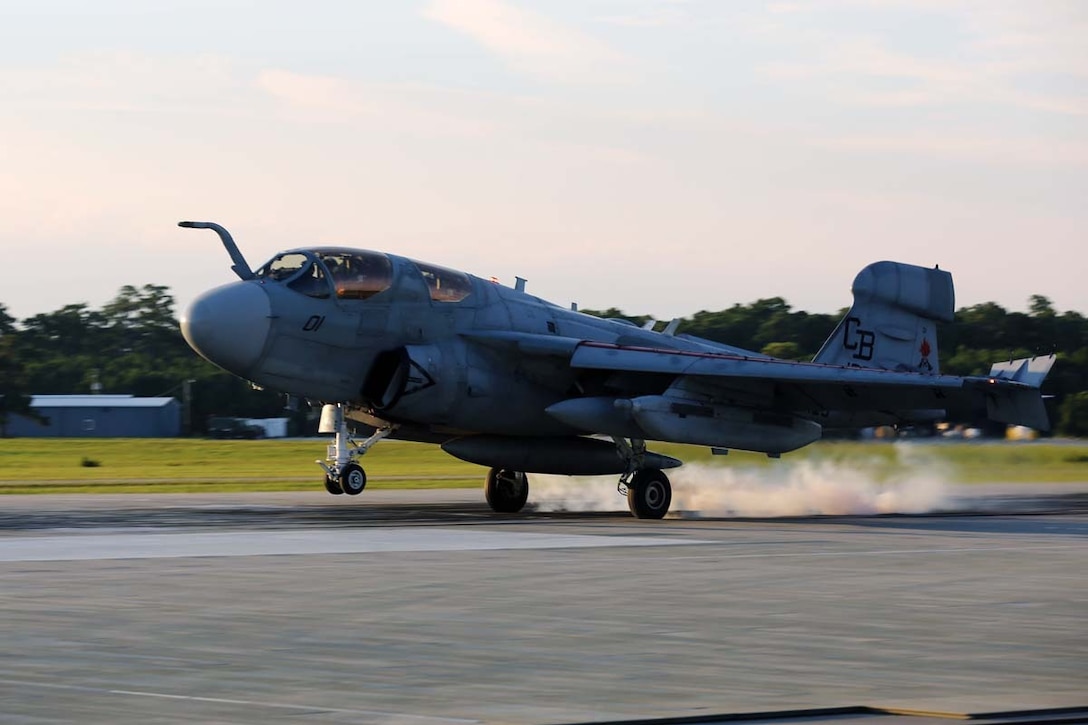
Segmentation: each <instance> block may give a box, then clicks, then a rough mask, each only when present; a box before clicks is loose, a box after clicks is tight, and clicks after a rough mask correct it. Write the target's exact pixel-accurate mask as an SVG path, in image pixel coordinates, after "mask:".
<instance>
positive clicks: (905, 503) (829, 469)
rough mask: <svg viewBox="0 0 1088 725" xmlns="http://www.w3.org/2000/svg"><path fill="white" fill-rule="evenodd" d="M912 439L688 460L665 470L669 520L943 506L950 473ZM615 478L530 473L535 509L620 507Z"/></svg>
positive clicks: (924, 509) (947, 499) (920, 509)
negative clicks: (742, 459) (888, 450)
mask: <svg viewBox="0 0 1088 725" xmlns="http://www.w3.org/2000/svg"><path fill="white" fill-rule="evenodd" d="M926 458H927V457H925V456H924V454H922V453H921V452H919V451H918V450H916V449H914V448H912V447H911V446H910V444H906V443H903V444H894V455H893V457H892V460H890V461H889V460H888V459H886V458H875V457H874V458H869V459H860V460H824V459H819V458H804V459H799V460H796V461H790V460H780V461H774V462H771V463H769V464H762V465H760V464H750V465H744V464H740V465H707V464H700V463H695V464H690V465H685V466H683V467H682V468H678V469H673V470H671V471H666V474H667V475H668V476H669V478H670V480H671V481H672V489H673V495H672V506H671V509H670V513H669V517H671V518H700V517H710V518H727V517H755V518H764V517H777V516H815V515H833V516H843V515H873V514H891V513H903V514H918V513H927V512H932V511H937V510H940V509H942V508H946V507H947V506H948V504H949V502H950V500H951V494H950V485H949V484H948V483H947V481H949V480H950V476H948V475H943V474H946V472H945V471H943V470H942V469H941V467H940V464H938V463H936V462H935V461H933V460H926ZM617 480H618V477H613V476H607V477H601V476H596V477H581V478H579V477H568V476H544V475H533V476H531V481H532V483H531V485H530V489H529V491H530V493H529V502H530V503H531V504H533V505H535V507H536V510H538V511H573V512H588V511H626V510H627V499H626V498H624V497H622V496H620V495H619V494H618V493H617V491H616V483H617Z"/></svg>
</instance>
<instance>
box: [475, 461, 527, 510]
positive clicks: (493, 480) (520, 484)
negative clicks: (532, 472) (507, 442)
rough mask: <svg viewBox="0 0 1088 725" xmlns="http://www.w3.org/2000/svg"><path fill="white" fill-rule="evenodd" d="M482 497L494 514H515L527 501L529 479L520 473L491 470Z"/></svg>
mask: <svg viewBox="0 0 1088 725" xmlns="http://www.w3.org/2000/svg"><path fill="white" fill-rule="evenodd" d="M484 496H485V497H486V498H487V505H488V506H490V507H491V510H492V511H494V512H495V513H499V514H516V513H517V512H518V511H521V509H522V508H523V507H524V506H525V502H526V501H527V500H529V477H528V476H526V475H525V474H524V473H522V472H521V471H510V470H507V469H505V468H492V469H491V470H490V471H489V472H488V474H487V481H486V482H485V483H484Z"/></svg>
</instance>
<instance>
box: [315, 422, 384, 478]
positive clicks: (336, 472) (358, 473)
mask: <svg viewBox="0 0 1088 725" xmlns="http://www.w3.org/2000/svg"><path fill="white" fill-rule="evenodd" d="M330 409H331V410H332V413H333V420H332V423H333V428H334V432H335V436H334V437H333V442H332V443H330V444H329V447H328V451H327V453H326V457H325V460H324V461H320V460H318V461H314V463H316V464H317V465H319V466H321V467H322V468H324V469H325V489H326V490H327V491H328V492H329V493H346V494H349V495H351V496H356V495H358V494H360V493H362V492H363V489H364V488H365V487H366V473H365V472H364V471H363V467H362V466H360V465H359V463H358V459H359V457H360V456H363V455H365V454H366V452H367V451H369V450H370V448H371V447H372V446H373V445H374V444H375V443H377V442H378V441H380V440H382V439H383V438H387V437H388V436H389V435H390V434H391V433H392V432H393V431H394V430H396V426H394V425H390V426H386V427H385V428H378V429H377V430H375V431H374V434H373V435H371V436H370V437H369V438H367V439H366V440H364V441H361V442H357V441H356V440H355V439H354V438H353V437H352V436H351V433H350V432H349V431H348V424H347V419H346V418H345V416H344V404H343V403H337V404H336V405H326V406H325V411H326V412H328V411H329V410H330Z"/></svg>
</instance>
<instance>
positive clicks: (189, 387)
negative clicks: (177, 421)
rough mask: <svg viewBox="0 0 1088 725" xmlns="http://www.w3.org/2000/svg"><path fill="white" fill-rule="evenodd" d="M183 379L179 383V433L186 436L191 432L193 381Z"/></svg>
mask: <svg viewBox="0 0 1088 725" xmlns="http://www.w3.org/2000/svg"><path fill="white" fill-rule="evenodd" d="M195 382H196V381H195V380H185V381H183V382H182V383H181V433H182V435H184V436H186V437H188V436H191V435H192V434H193V383H195Z"/></svg>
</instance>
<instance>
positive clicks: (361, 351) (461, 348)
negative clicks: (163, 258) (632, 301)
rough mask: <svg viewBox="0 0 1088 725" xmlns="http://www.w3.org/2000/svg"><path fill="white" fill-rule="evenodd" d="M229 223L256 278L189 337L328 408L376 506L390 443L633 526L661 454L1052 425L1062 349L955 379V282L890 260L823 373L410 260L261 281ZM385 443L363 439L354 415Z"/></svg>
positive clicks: (342, 452)
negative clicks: (870, 429) (621, 497)
mask: <svg viewBox="0 0 1088 725" xmlns="http://www.w3.org/2000/svg"><path fill="white" fill-rule="evenodd" d="M180 226H183V227H192V228H198V229H212V230H214V231H215V232H216V233H217V234H218V235H219V237H220V239H221V240H222V242H223V245H224V246H225V247H226V249H227V252H228V253H229V254H230V257H231V260H232V261H233V263H234V264H233V267H232V269H233V270H234V272H235V273H236V274H237V275H238V277H239V278H240V281H238V282H233V283H230V284H227V285H224V286H222V287H217V288H215V289H213V290H210V291H208V292H205V293H204V294H202V295H201V296H199V297H198V298H197V299H196V300H194V301H193V303H192V304H191V305H190V306H189V308H188V310H187V311H186V312H185V314H184V316H183V317H182V320H181V330H182V334H183V335H184V336H185V339H186V340H187V341H188V343H189V345H191V346H192V348H193V349H194V350H196V351H197V352H198V353H199V354H200V355H202V356H203V357H205V358H206V359H208V360H209V361H211V362H212V363H214V364H216V365H218V366H219V367H221V368H223V369H225V370H228V371H230V372H231V373H234V374H235V375H238V376H240V377H242V378H245V379H247V380H250V381H252V382H254V383H256V384H258V385H261V386H264V387H267V388H271V389H275V390H280V391H283V392H285V393H288V394H291V395H294V396H299V397H301V398H306V399H308V400H310V401H314V402H316V401H320V402H322V403H324V405H325V407H324V409H323V414H322V430H323V432H332V433H335V438H334V442H333V444H332V445H330V446H329V449H328V457H327V458H326V460H324V461H319V463H320V465H321V466H322V467H323V468H324V469H325V488H326V489H327V490H328V492H329V493H333V494H351V495H356V494H358V493H360V492H361V491H362V490H363V488H364V487H365V486H366V474H365V473H364V471H363V469H362V467H361V466H360V465H359V462H358V461H359V458H360V456H362V455H363V454H364V453H366V452H367V450H368V449H369V448H370V447H371V446H372V445H374V444H375V443H376V442H377V441H379V440H381V439H382V438H385V437H393V438H400V439H406V440H414V441H424V442H430V443H437V444H439V445H441V446H442V449H443V450H445V451H446V452H447V453H450V454H451V455H453V456H456V457H457V458H460V459H463V460H465V461H470V462H472V463H477V464H480V465H483V466H488V467H489V468H490V469H491V470H490V472H489V473H488V474H487V478H486V483H485V486H484V490H485V494H486V498H487V502H488V504H490V506H491V508H492V509H493V510H495V511H497V512H502V513H514V512H517V511H520V510H521V508H522V507H523V506H524V505H525V503H526V500H527V498H528V495H529V479H528V477H527V475H526V474H529V473H550V474H567V475H582V476H586V475H607V474H612V475H619V476H620V484H619V490H620V491H621V493H622V492H624V491H626V495H627V501H628V504H629V506H630V509H631V513H632V514H634V515H635V516H637V517H639V518H661V517H663V516H664V515H665V514H666V513H667V512H668V510H669V504H670V503H671V500H672V488H671V486H670V484H669V479H668V477H666V475H665V474H664V473H663V472H662V470H663V469H667V468H673V467H676V466H679V465H681V462H680V461H678V460H676V459H675V458H671V457H668V456H664V455H659V454H656V453H652V452H650V451H648V450H647V449H646V441H651V440H652V441H670V442H675V443H691V444H696V445H702V446H709V447H711V448H713V449H714V451H715V452H717V453H722V452H725V451H727V450H728V449H731V448H733V449H741V450H747V451H758V452H763V453H766V454H768V455H770V456H772V457H778V456H779V455H781V454H782V453H785V452H788V451H792V450H795V449H797V448H801V447H802V446H806V445H808V444H809V443H812V442H813V441H816V440H819V438H820V437H821V435H822V432H823V431H824V429H827V428H834V429H843V428H861V427H867V426H875V425H902V424H912V423H919V422H926V421H934V420H939V419H941V418H943V417H945V416H947V415H950V414H955V413H956V412H960V411H968V412H969V411H973V410H978V409H982V408H984V409H985V410H986V411H987V414H988V416H989V417H990V418H991V419H993V420H996V421H1001V422H1005V423H1013V424H1022V425H1027V426H1030V427H1032V428H1036V429H1040V430H1046V429H1048V428H1049V421H1048V420H1047V415H1046V411H1045V410H1044V407H1043V401H1042V396H1041V395H1040V392H1039V387H1040V385H1041V384H1042V382H1043V379H1044V378H1045V377H1046V375H1047V373H1048V372H1049V371H1050V368H1051V366H1052V365H1053V363H1054V356H1053V355H1051V356H1046V357H1037V358H1031V359H1023V360H1011V361H1008V362H1001V363H997V364H995V365H994V366H993V368H992V369H991V370H990V374H989V375H987V376H985V377H958V376H953V375H941V374H940V373H939V372H938V369H937V337H936V325H937V323H940V322H951V321H952V318H953V307H954V299H953V288H952V275H950V274H949V273H948V272H946V271H944V270H941V269H937V268H934V269H928V268H923V267H916V266H913V265H908V264H900V263H897V262H876V263H875V264H871V265H869V266H868V267H866V268H865V269H863V270H862V271H861V272H860V273H859V274H858V276H857V277H856V278H855V280H854V286H853V293H854V304H853V306H852V307H851V308H850V310H849V312H847V314H846V317H845V318H843V320H842V321H841V322H840V323H839V325H838V327H836V328H835V330H834V332H832V333H831V337H829V338H828V340H827V342H826V343H824V345H823V347H822V348H821V350H820V352H819V353H818V354H817V355H816V357H815V359H813V361H812V362H793V361H789V360H780V359H776V358H773V357H769V356H767V355H762V354H759V353H756V352H749V351H747V350H741V349H739V348H734V347H729V346H727V345H721V344H718V343H715V342H711V341H709V340H703V339H699V338H696V337H691V336H688V335H681V334H676V328H677V322H676V321H674V322H672V323H670V324H669V325H668V326H667V327H666V328H665V329H664V330H663V331H660V332H658V331H655V330H654V329H652V326H648V327H644V328H639V327H638V326H635V325H632V324H631V323H629V322H626V321H623V320H608V319H599V318H596V317H592V316H590V315H586V314H582V313H579V312H577V311H575V310H573V309H565V308H562V307H559V306H556V305H553V304H551V303H549V302H545V301H544V300H541V299H538V298H536V297H533V296H532V295H529V294H527V293H526V292H525V291H524V282H523V281H522V280H520V279H519V280H518V283H517V285H516V286H515V287H514V288H510V287H506V286H503V285H500V284H497V283H495V282H492V281H487V280H484V279H480V278H478V277H473V276H471V275H468V274H465V273H463V272H457V271H454V270H452V269H446V268H445V267H439V266H437V265H433V264H426V263H424V262H417V261H414V260H411V259H406V258H404V257H398V256H396V255H393V254H383V253H380V252H373V251H367V250H362V249H352V248H346V247H337V246H315V247H305V248H300V249H293V250H290V251H286V252H282V253H280V254H277V255H276V256H275V257H273V258H272V260H271V261H269V262H267V263H266V264H265V265H263V266H262V267H261V268H260V269H258V270H257V271H256V272H254V271H253V270H252V269H251V268H250V267H249V265H248V264H247V263H246V260H245V258H244V257H243V256H242V254H241V252H240V251H239V250H238V247H237V245H236V244H235V243H234V240H233V239H232V238H231V236H230V234H229V233H228V232H227V230H226V229H224V228H223V227H221V226H219V225H218V224H214V223H212V222H181V223H180ZM349 420H350V421H356V422H358V423H362V424H365V425H366V426H368V430H373V431H374V432H373V435H371V436H370V437H369V438H368V439H366V440H364V441H356V440H354V439H353V438H352V437H351V434H350V432H349V428H348V421H349Z"/></svg>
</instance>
